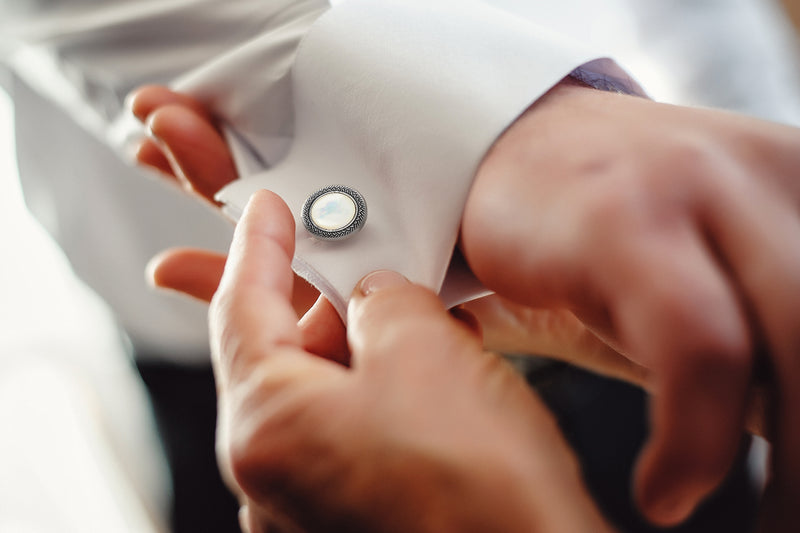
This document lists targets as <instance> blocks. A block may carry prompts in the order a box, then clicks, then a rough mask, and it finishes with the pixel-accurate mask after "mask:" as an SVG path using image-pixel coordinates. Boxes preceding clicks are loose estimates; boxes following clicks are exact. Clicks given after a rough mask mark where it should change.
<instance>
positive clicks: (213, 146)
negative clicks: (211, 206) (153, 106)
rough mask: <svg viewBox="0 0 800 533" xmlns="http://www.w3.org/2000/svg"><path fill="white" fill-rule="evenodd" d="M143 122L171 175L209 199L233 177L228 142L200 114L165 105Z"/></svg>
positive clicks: (233, 166) (234, 177) (234, 169)
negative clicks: (161, 152)
mask: <svg viewBox="0 0 800 533" xmlns="http://www.w3.org/2000/svg"><path fill="white" fill-rule="evenodd" d="M147 124H148V127H149V132H150V134H151V135H152V136H153V138H154V140H155V141H156V142H157V143H158V145H159V147H160V148H161V149H162V151H163V152H164V154H165V155H166V157H167V159H168V160H169V162H170V166H171V167H172V170H173V172H174V173H175V175H176V176H178V178H179V179H181V180H183V181H184V183H185V184H186V185H187V186H188V187H190V189H191V190H193V191H195V192H196V193H198V194H199V195H201V196H202V197H204V198H206V199H207V200H209V201H211V202H213V201H214V195H215V194H216V193H217V191H219V190H220V189H221V188H222V187H224V186H225V185H227V184H228V183H230V182H231V181H233V180H234V179H236V176H237V174H236V167H235V165H234V163H233V159H232V158H231V154H230V151H229V150H228V145H227V144H226V143H225V140H224V139H223V138H222V136H221V135H220V133H219V132H218V131H217V130H216V129H215V128H214V126H213V125H212V124H211V122H209V121H208V120H207V119H206V118H204V117H203V116H202V115H199V114H198V113H197V112H195V111H193V110H190V109H187V108H185V107H182V106H178V105H167V106H164V107H160V108H159V109H157V110H156V111H154V112H153V113H151V114H150V117H149V118H148V121H147Z"/></svg>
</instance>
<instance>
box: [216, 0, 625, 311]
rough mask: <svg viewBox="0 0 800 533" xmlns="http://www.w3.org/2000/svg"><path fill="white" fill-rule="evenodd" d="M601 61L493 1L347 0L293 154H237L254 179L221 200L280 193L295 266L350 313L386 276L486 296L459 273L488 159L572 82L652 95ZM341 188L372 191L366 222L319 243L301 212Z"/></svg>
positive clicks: (318, 50) (310, 81) (301, 56)
mask: <svg viewBox="0 0 800 533" xmlns="http://www.w3.org/2000/svg"><path fill="white" fill-rule="evenodd" d="M602 57H603V56H602V53H600V54H598V51H597V50H590V49H584V48H581V47H580V46H576V45H575V44H574V43H573V42H571V41H569V40H566V39H564V38H562V37H561V36H559V35H558V34H555V33H553V32H551V31H549V30H548V29H547V28H544V27H541V26H537V25H536V24H535V22H533V21H531V19H530V17H519V16H515V15H514V14H513V13H511V12H509V11H507V10H501V9H498V8H496V7H495V6H493V5H492V4H491V3H490V2H483V1H479V0H437V1H430V0H385V1H381V2H375V1H372V0H348V1H346V2H344V3H342V4H341V5H338V6H336V7H334V8H333V9H331V10H330V11H328V12H327V13H326V14H324V15H323V16H322V17H321V18H319V19H318V20H317V21H316V22H315V23H314V24H313V25H312V27H311V29H310V31H309V32H308V33H307V35H306V36H305V38H304V39H303V41H302V42H301V45H300V48H299V50H298V52H297V57H296V60H295V64H294V69H293V75H292V91H293V101H294V107H295V114H296V116H295V128H296V129H295V137H294V141H293V143H292V146H291V149H290V151H289V153H288V155H287V156H286V157H285V159H283V160H281V161H280V162H279V163H278V164H277V165H275V166H274V167H272V168H270V169H269V170H266V171H264V170H262V171H258V163H257V161H256V160H255V159H256V158H253V157H250V158H249V159H248V158H246V157H245V156H246V152H247V150H245V149H242V150H239V153H240V154H241V155H242V157H240V162H241V165H240V166H241V171H242V175H243V177H242V179H240V180H238V181H236V182H234V183H232V184H231V185H229V186H228V187H227V188H225V189H223V190H222V191H221V192H220V193H219V195H218V198H219V200H221V201H223V202H224V203H225V206H226V207H225V209H226V212H227V213H228V214H229V215H230V216H231V217H233V218H238V216H239V215H240V213H241V210H242V208H243V206H244V205H245V204H246V202H247V200H248V198H249V197H250V195H251V194H252V193H253V192H254V191H256V190H257V189H261V188H266V189H270V190H272V191H274V192H276V193H278V194H279V195H280V196H281V197H282V198H283V199H284V200H285V201H286V202H287V203H288V205H289V207H290V208H291V209H292V211H293V213H294V214H295V217H296V221H297V235H296V241H297V247H296V256H295V260H294V268H295V271H296V272H297V273H298V274H299V275H301V276H303V277H304V278H306V279H307V280H308V281H310V282H311V283H312V284H314V285H315V286H316V287H317V288H319V289H320V290H321V291H322V292H323V293H324V294H325V295H326V296H327V297H328V298H329V299H330V300H331V302H332V303H333V304H334V306H335V307H336V308H337V310H338V311H339V313H340V314H341V315H342V316H344V315H345V313H346V308H347V300H348V298H349V295H350V293H351V291H352V289H353V287H354V286H355V284H356V283H357V281H358V280H359V279H360V278H361V277H362V276H364V275H365V274H367V273H368V272H370V271H372V270H376V269H381V268H386V269H392V270H396V271H398V272H400V273H402V274H404V275H405V276H406V277H408V278H409V279H410V280H412V281H414V282H417V283H420V284H423V285H425V286H427V287H429V288H431V289H433V290H435V291H438V292H440V293H441V295H442V296H443V299H444V300H445V303H446V304H449V305H453V304H456V303H459V302H462V301H466V300H468V299H470V298H472V297H475V296H477V295H480V294H484V293H485V291H484V290H483V289H482V288H481V287H480V285H479V284H477V283H475V280H474V279H470V276H469V273H468V271H467V272H465V270H464V268H454V269H450V272H448V268H449V267H450V265H451V259H452V256H453V250H454V247H455V242H456V239H457V235H458V228H459V224H460V219H461V213H462V209H463V206H464V203H465V201H466V198H467V194H468V192H469V188H470V185H471V182H472V178H473V176H474V174H475V172H476V169H477V167H478V165H479V163H480V161H481V160H482V158H483V156H484V154H485V153H486V151H487V150H488V149H489V148H490V147H491V145H492V143H493V142H494V141H495V140H496V139H497V137H498V136H499V135H500V134H501V133H502V132H503V131H504V129H505V128H507V127H508V126H509V125H510V124H511V123H512V122H513V121H514V119H515V118H516V117H518V116H519V115H520V114H521V113H522V112H523V111H524V110H525V109H527V108H528V106H530V104H531V103H532V102H534V101H535V100H536V99H537V98H539V97H540V96H541V95H542V94H544V93H545V92H546V91H547V90H548V89H550V88H551V87H552V86H553V85H555V84H556V83H557V82H558V81H559V80H560V79H562V78H564V77H565V76H567V75H569V74H570V73H574V74H575V75H576V76H577V77H579V78H580V79H582V80H584V81H586V82H588V83H590V84H592V85H595V86H597V87H599V88H603V89H613V90H620V91H624V92H631V93H639V92H640V89H639V88H638V86H636V84H635V83H634V82H632V81H631V80H630V79H629V78H628V77H627V75H626V74H625V73H624V71H623V70H622V69H620V68H619V67H618V66H617V65H616V64H615V63H613V61H610V60H604V59H602ZM233 143H234V144H237V141H236V140H235V139H234V140H233ZM257 151H258V149H257V147H256V152H257ZM339 186H345V187H347V188H349V189H354V190H356V191H357V192H358V193H360V195H361V196H362V197H363V199H364V201H365V203H366V206H367V209H366V211H368V214H367V213H364V214H365V215H367V218H366V222H365V224H364V226H363V229H362V230H361V231H359V232H357V233H354V234H352V235H351V236H350V237H349V238H346V239H343V240H325V239H320V238H319V237H318V236H317V235H315V234H312V233H311V232H310V231H309V230H308V229H307V227H306V226H305V225H304V223H303V220H304V217H303V206H304V204H306V201H307V200H308V199H309V198H310V197H312V196H314V195H315V193H317V192H318V191H320V190H330V189H328V188H329V187H339ZM306 218H307V217H306ZM446 277H447V280H446Z"/></svg>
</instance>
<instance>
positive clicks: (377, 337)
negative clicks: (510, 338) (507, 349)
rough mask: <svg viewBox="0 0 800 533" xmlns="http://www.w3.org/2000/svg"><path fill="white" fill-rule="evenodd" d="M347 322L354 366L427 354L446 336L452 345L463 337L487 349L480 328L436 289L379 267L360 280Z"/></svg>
mask: <svg viewBox="0 0 800 533" xmlns="http://www.w3.org/2000/svg"><path fill="white" fill-rule="evenodd" d="M347 326H348V328H347V338H348V341H349V344H350V349H351V352H352V361H351V365H352V366H353V367H357V366H358V365H359V364H360V363H362V362H366V361H367V359H368V358H382V357H391V356H392V354H395V353H406V354H409V353H410V354H415V355H417V356H420V357H424V356H425V355H426V354H431V353H432V352H437V351H439V350H437V348H436V346H437V345H438V343H440V342H442V341H443V340H446V342H447V344H448V346H452V344H453V343H458V344H461V345H463V346H464V347H465V348H466V347H467V346H468V347H469V348H471V349H478V350H479V351H482V350H480V344H479V342H478V339H477V337H476V336H475V334H474V332H473V331H472V330H471V329H470V328H469V327H467V326H465V325H464V324H462V323H461V322H459V321H458V320H456V319H454V318H453V317H452V316H450V314H449V313H448V312H447V310H446V309H445V308H444V306H443V305H442V303H441V301H440V300H439V298H438V297H437V296H436V295H435V294H434V293H433V292H432V291H430V290H428V289H425V288H424V287H421V286H418V285H413V284H411V283H409V282H408V280H406V279H405V278H404V277H403V276H401V275H400V274H398V273H396V272H391V271H387V270H380V271H377V272H373V273H372V274H369V275H368V276H366V277H365V278H364V279H362V280H361V282H360V283H359V284H358V286H357V287H356V290H355V291H354V292H353V297H352V298H351V300H350V304H349V307H348V319H347ZM458 351H459V350H448V352H450V353H452V352H458Z"/></svg>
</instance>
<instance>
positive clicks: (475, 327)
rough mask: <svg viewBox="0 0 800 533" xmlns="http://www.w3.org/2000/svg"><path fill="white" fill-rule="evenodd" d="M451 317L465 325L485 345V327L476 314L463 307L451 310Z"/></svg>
mask: <svg viewBox="0 0 800 533" xmlns="http://www.w3.org/2000/svg"><path fill="white" fill-rule="evenodd" d="M450 316H451V317H453V318H454V319H456V320H458V321H459V322H461V323H462V324H464V326H466V327H467V329H469V330H470V331H472V333H473V334H474V335H475V337H477V339H478V341H479V342H481V343H483V327H482V326H481V323H480V321H479V320H478V317H477V316H475V313H473V312H472V311H470V310H469V309H467V308H466V307H464V306H463V305H462V306H458V307H453V308H452V309H450Z"/></svg>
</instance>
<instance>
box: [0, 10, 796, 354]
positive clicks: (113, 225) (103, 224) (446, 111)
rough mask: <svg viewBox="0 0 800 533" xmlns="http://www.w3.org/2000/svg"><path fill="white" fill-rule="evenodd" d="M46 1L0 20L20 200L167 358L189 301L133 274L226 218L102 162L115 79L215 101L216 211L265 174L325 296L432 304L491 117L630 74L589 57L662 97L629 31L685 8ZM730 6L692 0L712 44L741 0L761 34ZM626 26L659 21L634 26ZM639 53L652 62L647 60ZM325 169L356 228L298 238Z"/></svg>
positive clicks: (196, 338) (186, 349)
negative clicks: (351, 204)
mask: <svg viewBox="0 0 800 533" xmlns="http://www.w3.org/2000/svg"><path fill="white" fill-rule="evenodd" d="M52 4H53V3H47V4H44V3H41V2H36V1H34V0H28V1H21V2H15V3H13V4H12V5H11V6H13V7H10V6H4V7H3V10H4V13H3V17H2V19H0V20H2V22H0V26H1V27H0V35H2V37H0V54H2V57H3V63H5V64H6V65H7V66H8V67H9V70H10V72H12V74H13V75H12V78H11V81H10V85H11V86H12V87H11V88H12V92H13V98H14V102H15V107H16V111H17V115H18V117H19V120H18V121H17V142H18V154H19V166H20V175H21V180H22V183H23V186H24V188H25V193H26V197H27V199H28V203H29V205H30V207H31V209H32V210H33V211H34V213H36V214H37V216H38V217H39V218H40V220H42V221H43V222H44V224H45V226H46V227H47V228H48V229H49V230H50V231H51V233H53V234H54V235H55V236H56V239H57V240H58V241H59V243H60V244H61V246H62V247H63V248H64V250H65V251H66V252H67V255H68V256H69V258H70V260H71V262H72V264H73V267H74V268H75V270H76V271H77V273H78V274H79V275H80V276H81V277H82V278H83V279H85V280H87V281H88V283H89V284H90V285H91V286H92V287H93V288H94V289H95V290H96V291H97V292H98V293H100V294H101V296H103V298H104V299H106V300H107V301H108V302H109V303H110V304H111V306H112V307H113V308H114V309H115V311H116V312H117V314H118V316H119V318H120V321H121V323H122V325H123V326H124V327H125V329H126V331H128V332H129V334H130V335H131V338H132V340H133V342H134V344H135V345H136V346H137V348H138V350H139V352H140V354H159V356H160V354H168V355H167V356H168V357H170V358H173V359H184V360H190V359H192V358H193V357H194V354H197V353H205V352H206V348H205V346H206V333H205V324H204V322H205V317H204V309H203V307H202V306H200V305H195V304H193V303H191V302H185V301H182V300H179V299H176V298H173V297H170V296H169V295H163V294H155V293H153V292H150V291H147V290H146V288H145V287H144V283H143V276H142V271H143V269H144V266H145V264H146V261H147V259H148V258H149V257H150V256H152V255H153V254H155V253H156V252H158V251H159V250H160V249H163V248H165V247H167V246H171V245H197V246H208V247H212V248H216V249H220V250H224V249H225V248H226V246H227V243H228V240H229V237H230V226H229V224H228V223H226V222H225V221H224V220H222V219H221V218H220V217H218V216H217V214H216V213H213V212H212V210H210V209H206V208H205V207H204V206H199V205H196V201H195V200H193V199H190V198H186V197H183V196H182V194H181V193H180V192H179V191H174V190H170V188H169V187H167V186H164V185H162V184H160V183H155V182H154V181H152V180H146V179H142V175H144V174H145V173H144V172H142V171H139V170H136V169H134V168H131V166H130V165H125V164H123V162H122V159H121V158H120V157H119V154H120V151H122V150H124V146H125V144H124V143H125V139H127V138H128V137H127V135H128V134H129V133H130V131H131V129H130V123H131V121H132V119H131V117H130V116H129V115H128V114H127V113H126V112H125V111H124V109H123V99H124V96H125V95H126V94H127V92H128V91H129V90H131V89H132V88H134V87H136V86H138V85H140V84H143V83H165V84H171V85H172V86H173V87H175V88H177V89H181V90H185V91H188V92H189V93H191V94H193V95H195V96H196V97H198V98H199V99H201V100H202V101H204V102H206V103H207V104H208V105H209V107H211V109H213V110H214V112H215V113H217V115H218V116H220V117H221V119H222V120H223V121H224V124H225V127H226V130H227V132H228V135H229V139H230V140H231V146H232V148H233V150H234V152H235V154H236V156H237V162H238V163H239V165H240V170H241V174H242V177H243V179H242V180H241V181H239V182H237V183H235V184H234V185H233V186H232V187H230V188H229V189H228V190H226V191H225V192H223V194H222V196H221V197H222V198H223V199H224V200H226V202H228V209H227V212H228V213H229V214H231V215H233V216H234V217H235V216H236V210H237V208H241V206H242V204H243V203H244V202H245V201H246V198H247V197H248V196H249V193H250V192H252V190H253V189H254V188H257V187H268V188H271V189H273V190H276V191H277V192H279V193H280V194H281V195H282V196H283V197H284V199H286V200H287V202H288V203H289V205H290V207H291V208H292V210H293V211H294V212H295V214H296V216H297V219H298V235H297V237H298V251H297V261H296V262H295V266H296V268H297V270H298V271H299V273H300V274H302V275H304V276H306V277H307V278H309V279H310V280H311V281H312V282H313V283H314V284H315V285H317V286H318V287H319V288H321V289H322V290H323V292H325V293H326V294H327V295H328V296H329V297H330V298H331V300H332V301H333V302H334V303H335V304H336V306H337V308H338V309H339V311H340V312H344V302H345V301H346V298H347V296H348V295H349V292H350V289H351V288H352V286H353V284H354V283H355V281H356V280H357V279H358V278H359V277H360V276H361V275H363V274H364V273H366V272H367V271H369V270H371V269H373V268H392V269H395V270H399V271H400V272H402V273H404V274H406V275H407V276H408V277H409V278H411V279H412V280H414V281H418V282H420V283H423V284H426V285H428V286H430V287H432V288H434V289H437V290H438V289H443V293H444V294H443V296H444V297H445V299H447V300H448V301H449V302H451V303H452V302H455V301H458V300H459V299H463V298H465V297H468V296H469V295H470V294H471V293H470V291H471V290H473V289H475V286H474V285H473V286H468V287H466V288H465V287H462V286H460V285H459V283H457V278H456V277H453V278H452V279H448V282H447V283H445V284H444V287H442V285H443V283H444V277H445V274H446V272H447V267H448V264H449V261H450V255H451V253H452V249H453V243H454V240H455V236H456V232H457V229H458V221H459V218H460V211H461V207H462V205H463V200H464V198H465V197H466V194H467V191H468V188H469V183H470V180H471V178H472V175H473V174H474V171H475V168H476V166H477V164H478V162H479V161H480V159H481V157H482V156H483V154H484V153H485V151H486V150H487V149H488V147H489V146H490V145H491V143H492V142H493V141H494V139H495V138H496V137H497V135H498V134H499V133H501V132H502V131H503V129H504V128H505V127H506V126H508V124H510V123H511V121H513V119H514V118H515V117H516V116H517V115H518V114H519V113H521V112H522V111H523V110H524V109H525V108H526V107H527V106H528V105H529V104H530V103H532V102H533V101H535V100H536V99H537V98H538V97H539V96H540V95H541V94H542V93H543V92H545V91H546V90H547V89H548V88H549V87H551V86H552V85H553V84H554V83H555V82H557V81H558V80H559V79H560V78H561V77H563V76H565V75H567V74H569V73H570V72H571V71H573V70H574V69H576V68H578V67H581V68H582V77H585V78H587V79H597V80H599V81H600V82H607V81H610V82H611V85H612V86H614V87H618V88H620V89H622V90H628V91H632V92H636V91H637V88H636V86H635V84H632V83H631V82H630V80H628V79H627V77H626V76H625V74H624V73H623V72H622V70H621V69H619V67H617V66H616V65H615V64H614V63H612V62H609V61H592V60H595V59H598V58H601V57H605V56H608V55H613V56H614V57H617V58H621V59H622V61H621V64H624V65H625V66H628V67H630V70H631V71H633V72H635V73H636V74H637V77H638V78H641V79H643V80H644V81H645V85H646V86H648V89H649V90H650V91H651V93H652V94H654V95H655V96H657V97H658V96H661V95H664V94H666V95H680V94H681V90H680V89H681V79H677V80H676V79H674V78H679V77H678V76H675V77H672V76H671V75H670V74H669V73H667V74H665V71H664V69H663V65H669V64H670V60H671V61H672V66H673V67H674V66H675V65H676V64H677V60H675V59H674V58H675V54H673V55H672V56H669V54H666V53H665V52H664V50H667V49H669V47H668V46H666V45H665V44H664V41H665V37H664V34H666V30H663V29H662V30H661V33H660V34H659V33H658V32H655V31H654V30H652V28H648V27H647V25H646V23H647V22H648V21H649V20H650V19H649V18H648V16H647V14H648V13H653V12H658V11H659V9H660V10H661V11H663V12H673V11H674V12H675V13H683V14H684V15H687V14H689V13H695V12H702V10H697V9H695V10H690V9H689V8H680V7H675V6H674V5H673V3H669V2H646V1H645V0H604V1H603V2H592V1H588V0H564V1H562V2H559V3H558V5H555V4H554V3H553V2H549V1H543V0H538V1H537V0H524V1H523V0H493V1H489V0H487V1H478V0H464V1H459V2H456V1H454V0H406V1H399V0H393V1H389V0H383V1H366V0H349V1H344V2H337V4H341V5H336V6H335V7H334V8H333V9H330V10H329V9H328V5H327V3H326V2H324V1H320V0H269V1H266V0H106V1H103V2H100V1H90V0H70V1H69V2H67V1H63V2H56V3H55V7H53V6H52ZM667 4H669V5H670V6H673V7H672V11H670V10H669V9H667V8H665V7H664V6H666V5H667ZM712 4H713V5H712ZM729 4H730V2H729ZM736 4H737V6H736V9H735V10H734V9H727V10H726V8H725V6H726V4H725V3H724V2H712V3H709V4H708V6H707V7H706V9H707V10H708V11H709V12H712V13H727V14H728V15H729V16H728V19H724V20H727V22H728V25H727V26H724V25H723V26H720V28H718V30H719V35H718V36H717V37H718V38H717V39H715V45H716V46H715V47H713V49H714V50H717V53H722V52H719V50H725V49H726V47H725V44H726V43H729V44H730V43H733V42H734V41H736V42H739V43H740V42H742V41H744V40H745V39H744V38H743V36H742V35H740V34H739V33H738V28H737V27H736V24H741V23H742V17H738V18H737V16H736V13H738V12H741V13H743V16H746V17H747V20H749V21H751V22H753V23H754V24H756V27H755V28H754V30H753V31H752V32H751V33H750V34H748V37H749V41H748V42H756V41H758V42H760V43H761V44H763V43H768V44H769V46H767V45H764V46H762V47H761V48H760V49H758V52H759V53H760V54H763V53H766V52H769V53H771V54H772V55H775V54H773V52H775V51H776V50H778V49H779V46H778V45H777V43H776V42H773V41H770V40H769V39H768V38H765V37H764V36H769V35H774V34H775V32H774V24H773V26H770V27H768V26H767V24H764V23H763V22H764V20H766V19H765V18H764V17H762V19H763V20H762V19H759V18H758V17H755V16H753V13H757V14H758V13H762V12H763V11H764V9H763V8H756V7H754V6H756V5H761V2H759V1H758V0H737V1H736ZM739 4H741V5H739ZM744 4H747V5H748V6H750V10H749V11H747V10H744V9H741V8H742V5H744ZM704 5H705V4H704ZM647 6H650V7H649V8H648V7H647ZM323 13H325V15H324V16H323V17H322V18H319V17H320V15H322V14H323ZM676 18H677V16H676ZM717 18H719V17H717ZM682 20H684V19H682ZM692 20H698V19H697V18H695V19H692ZM709 20H711V19H710V18H709ZM759 21H760V22H759ZM769 22H771V23H774V20H770V21H769ZM734 23H735V24H734ZM758 24H761V25H758ZM697 27H698V28H701V27H702V28H703V30H705V31H708V30H709V28H712V27H713V26H712V25H710V24H709V23H708V22H706V24H705V25H701V24H698V25H697ZM643 28H645V29H647V30H648V31H650V32H652V33H654V34H655V35H656V36H658V37H659V39H658V40H656V41H655V42H656V44H655V45H654V44H652V42H650V41H648V39H647V35H646V34H643V33H642V31H641V30H642V29H643ZM726 28H728V29H726ZM730 28H734V29H736V30H737V33H736V39H732V38H731V35H732V34H733V33H734V32H731V31H728V30H729V29H730ZM759 29H760V31H758V30H759ZM695 33H696V34H698V35H699V34H700V33H701V32H700V31H697V32H695ZM778 33H780V32H778ZM670 35H671V36H672V37H675V34H670ZM759 39H760V40H759ZM301 42H302V46H300V49H299V52H298V48H297V47H298V44H300V43H301ZM676 42H680V41H676ZM658 45H660V46H658ZM674 48H675V47H674ZM728 48H731V47H730V46H729V47H728ZM740 48H741V46H740ZM643 51H645V52H653V53H652V54H651V55H653V56H658V55H659V53H661V57H662V58H667V59H664V60H662V61H661V62H660V63H659V62H652V61H650V62H647V61H645V60H644V59H645V55H644V54H643V53H642V52H643ZM711 55H712V54H711V53H709V54H708V56H711ZM704 57H705V56H704ZM683 59H685V61H686V62H687V64H691V63H692V59H693V58H692V57H685V58H683ZM695 63H697V64H701V61H695ZM751 68H753V69H755V68H756V67H753V66H751ZM686 71H687V72H693V71H691V69H688V68H687V69H686ZM694 72H696V71H694ZM773 85H775V84H773ZM770 87H772V85H770V86H769V87H767V89H770ZM762 96H763V95H762ZM752 99H755V98H752ZM762 99H763V100H765V101H774V100H775V99H773V98H769V97H767V98H762ZM784 100H785V99H784ZM784 109H785V106H784ZM287 154H288V155H287ZM331 184H342V185H349V186H351V187H353V188H355V189H357V190H359V191H360V192H361V193H362V194H363V196H364V197H365V198H366V201H367V205H368V208H369V209H368V211H369V214H368V217H367V222H366V225H365V227H364V229H363V230H362V231H361V232H360V233H358V234H356V235H355V236H354V237H352V238H351V239H348V240H345V241H337V242H325V241H320V240H317V239H313V238H311V237H310V236H309V234H308V233H306V232H305V229H304V227H303V225H302V224H301V223H300V216H299V215H300V213H299V210H300V207H301V205H302V202H303V201H304V200H305V199H306V198H307V197H308V196H309V195H310V194H311V193H312V192H313V191H314V190H315V189H316V188H319V187H322V186H326V185H331ZM451 273H453V272H451ZM455 273H458V271H456V272H455ZM462 273H463V271H462ZM461 279H462V280H467V281H469V277H468V276H467V277H462V278H461ZM468 285H469V284H468Z"/></svg>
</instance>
